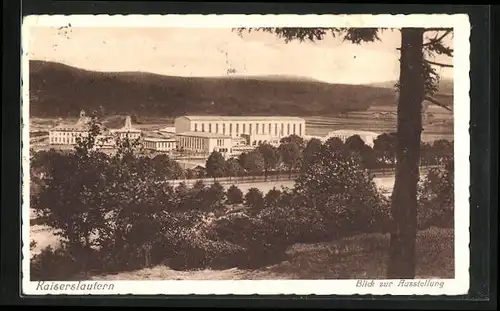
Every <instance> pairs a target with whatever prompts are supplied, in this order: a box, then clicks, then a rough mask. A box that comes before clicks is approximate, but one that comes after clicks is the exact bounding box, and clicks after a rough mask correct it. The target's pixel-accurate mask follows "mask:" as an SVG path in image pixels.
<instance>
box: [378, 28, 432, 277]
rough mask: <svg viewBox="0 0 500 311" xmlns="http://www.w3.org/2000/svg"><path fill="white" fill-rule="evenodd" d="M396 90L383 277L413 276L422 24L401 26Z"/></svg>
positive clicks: (419, 131) (421, 99)
mask: <svg viewBox="0 0 500 311" xmlns="http://www.w3.org/2000/svg"><path fill="white" fill-rule="evenodd" d="M401 34H402V36H401V59H400V90H399V103H398V125H397V137H398V140H397V147H396V179H395V183H394V190H393V193H392V203H391V213H392V217H393V228H392V231H391V242H390V251H389V262H388V269H387V277H388V278H391V279H402V278H408V279H409V278H415V266H416V258H415V242H416V234H417V183H418V180H419V169H418V163H419V158H420V136H421V132H422V117H421V109H422V101H423V97H424V78H423V71H422V62H423V54H422V44H423V29H422V28H403V29H402V30H401Z"/></svg>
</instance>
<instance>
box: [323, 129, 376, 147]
mask: <svg viewBox="0 0 500 311" xmlns="http://www.w3.org/2000/svg"><path fill="white" fill-rule="evenodd" d="M354 135H358V136H359V137H360V138H361V139H362V140H363V141H364V142H365V144H367V145H368V146H370V147H373V143H374V140H375V139H376V138H377V137H378V136H379V135H380V134H379V133H375V132H370V131H357V130H337V131H333V132H329V133H328V134H327V135H326V136H325V137H323V139H322V141H323V142H325V141H326V140H328V138H331V137H337V138H340V139H341V140H342V141H343V142H345V141H346V140H347V139H348V138H349V137H351V136H354Z"/></svg>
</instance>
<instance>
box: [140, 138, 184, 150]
mask: <svg viewBox="0 0 500 311" xmlns="http://www.w3.org/2000/svg"><path fill="white" fill-rule="evenodd" d="M142 144H143V146H144V148H145V149H148V150H153V151H163V152H168V153H170V152H173V151H175V150H176V149H177V140H176V139H175V137H144V139H143V142H142Z"/></svg>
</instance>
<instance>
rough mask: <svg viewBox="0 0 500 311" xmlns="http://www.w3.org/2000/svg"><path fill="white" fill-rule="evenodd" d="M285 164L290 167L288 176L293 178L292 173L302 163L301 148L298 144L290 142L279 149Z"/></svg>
mask: <svg viewBox="0 0 500 311" xmlns="http://www.w3.org/2000/svg"><path fill="white" fill-rule="evenodd" d="M278 150H279V152H280V154H281V159H282V160H283V163H284V164H285V165H286V166H287V167H288V175H289V176H292V171H293V170H294V169H296V168H297V167H298V165H299V163H300V156H301V152H300V147H299V146H297V144H296V143H294V142H290V143H286V144H281V145H280V146H279V148H278Z"/></svg>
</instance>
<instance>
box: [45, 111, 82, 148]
mask: <svg viewBox="0 0 500 311" xmlns="http://www.w3.org/2000/svg"><path fill="white" fill-rule="evenodd" d="M89 122H90V118H89V117H87V116H85V111H83V110H82V111H81V112H80V118H79V119H78V121H76V123H75V124H68V125H60V126H56V127H54V128H52V129H50V130H49V144H51V145H75V144H76V138H77V137H84V136H87V135H88V131H89V129H90V128H89Z"/></svg>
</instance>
